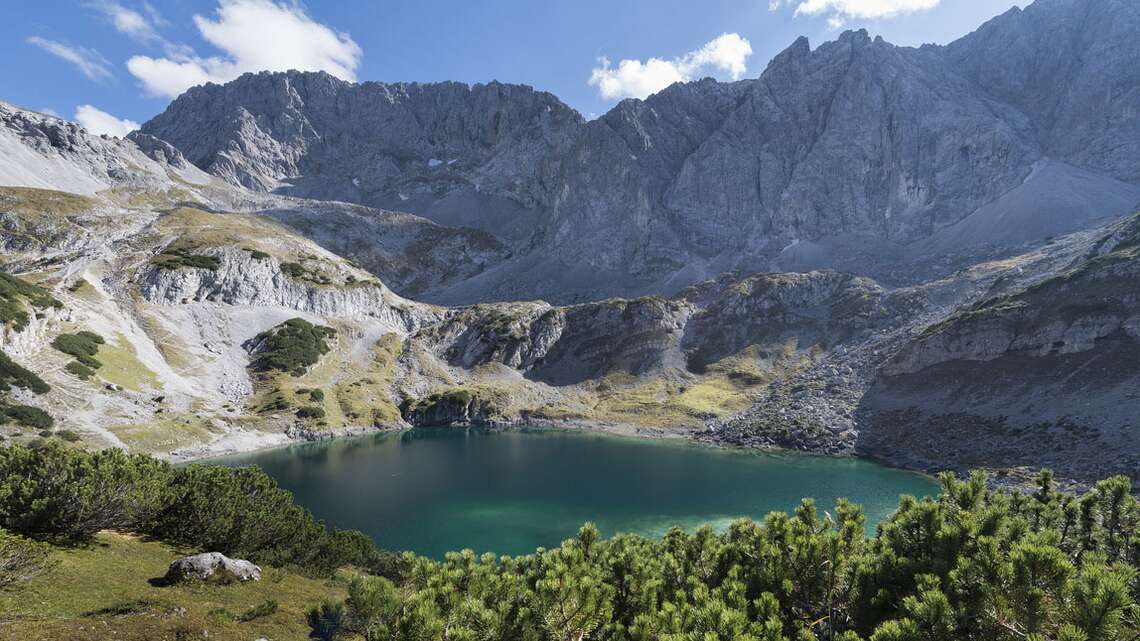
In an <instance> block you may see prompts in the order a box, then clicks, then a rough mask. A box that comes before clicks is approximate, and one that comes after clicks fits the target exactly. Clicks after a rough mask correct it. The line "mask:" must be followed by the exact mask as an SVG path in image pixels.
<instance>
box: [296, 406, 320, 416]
mask: <svg viewBox="0 0 1140 641" xmlns="http://www.w3.org/2000/svg"><path fill="white" fill-rule="evenodd" d="M324 417H325V410H324V409H323V408H320V407H315V406H311V405H310V406H306V407H302V408H300V409H298V410H297V418H311V419H321V418H324Z"/></svg>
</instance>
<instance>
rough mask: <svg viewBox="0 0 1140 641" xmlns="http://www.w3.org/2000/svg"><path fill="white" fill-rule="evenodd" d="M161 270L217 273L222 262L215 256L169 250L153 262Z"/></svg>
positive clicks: (178, 249) (181, 250)
mask: <svg viewBox="0 0 1140 641" xmlns="http://www.w3.org/2000/svg"><path fill="white" fill-rule="evenodd" d="M151 263H152V264H154V266H155V267H158V268H159V269H169V270H176V269H208V270H210V271H216V270H217V269H218V268H219V267H221V266H222V262H221V261H220V260H219V259H218V258H217V257H215V256H207V255H205V254H195V253H193V250H190V249H181V248H175V249H169V250H167V251H165V252H163V253H162V254H159V255H158V256H156V257H155V258H154V260H152V261H151Z"/></svg>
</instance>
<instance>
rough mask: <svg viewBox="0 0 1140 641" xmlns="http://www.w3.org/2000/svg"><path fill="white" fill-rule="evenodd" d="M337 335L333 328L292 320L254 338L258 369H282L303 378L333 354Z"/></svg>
mask: <svg viewBox="0 0 1140 641" xmlns="http://www.w3.org/2000/svg"><path fill="white" fill-rule="evenodd" d="M334 336H336V330H334V329H333V328H331V327H324V326H321V325H313V324H312V323H310V322H309V321H307V320H305V319H303V318H291V319H289V320H287V321H285V322H284V323H281V324H280V325H278V326H277V327H274V328H273V329H270V330H267V331H264V332H262V333H260V334H258V335H257V336H256V337H254V339H253V342H254V344H255V345H256V346H257V347H256V350H257V356H256V358H254V360H253V363H252V366H253V368H254V369H255V370H258V371H261V372H269V371H273V370H278V371H282V372H290V373H291V374H293V376H301V375H303V374H304V373H305V371H306V370H308V368H310V367H312V366H313V365H316V364H317V361H319V360H320V358H321V356H323V355H324V354H327V353H328V351H329V349H330V348H329V344H328V339H330V338H332V337H334Z"/></svg>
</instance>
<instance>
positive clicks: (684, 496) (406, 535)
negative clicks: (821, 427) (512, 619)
mask: <svg viewBox="0 0 1140 641" xmlns="http://www.w3.org/2000/svg"><path fill="white" fill-rule="evenodd" d="M219 462H221V463H222V464H225V465H249V464H255V465H259V466H260V467H261V468H262V469H264V470H265V471H266V472H267V473H269V474H270V475H271V476H272V477H273V478H275V479H276V480H277V482H278V483H280V484H281V486H282V487H284V488H286V489H288V490H290V491H291V492H293V494H294V496H295V497H296V500H297V502H298V503H300V504H301V505H304V506H305V507H307V508H308V509H310V510H312V512H313V513H314V514H315V515H316V516H317V517H318V518H321V519H324V520H325V521H326V522H327V523H329V524H331V525H335V526H337V527H340V528H353V529H358V530H362V531H364V532H366V533H367V534H369V535H371V536H372V537H373V538H374V539H375V540H376V542H377V543H378V544H379V545H380V546H381V547H384V548H386V549H390V550H411V551H414V552H417V553H419V554H424V555H429V556H434V557H441V556H442V555H443V554H444V553H445V552H447V551H449V550H459V549H464V548H470V549H473V550H475V551H476V552H495V553H497V554H526V553H530V552H533V551H534V549H535V548H536V547H539V546H544V547H552V546H555V545H557V544H558V543H559V542H561V541H562V540H563V539H565V538H568V537H570V536H572V535H573V534H574V533H575V532H576V531H577V529H578V528H579V527H580V526H581V525H582V523H584V522H586V521H593V522H594V523H596V524H597V525H598V527H599V528H600V529H601V531H602V533H603V535H607V536H608V535H612V534H614V533H617V532H633V533H638V534H645V535H651V536H653V535H660V534H662V533H663V532H665V531H666V530H667V529H668V528H669V527H671V526H673V525H680V526H682V527H686V528H694V527H697V526H699V525H701V524H704V523H711V524H713V525H714V526H717V527H723V526H726V525H727V524H728V523H730V522H731V521H732V520H733V519H736V518H739V517H744V516H748V517H754V518H761V517H763V516H764V515H765V514H767V513H768V512H771V511H773V510H792V509H794V508H795V507H796V506H797V505H798V504H799V502H800V499H801V497H805V496H808V497H813V498H815V499H816V502H817V504H818V505H819V507H820V509H821V510H830V509H831V508H832V506H834V504H835V500H836V499H838V498H840V497H844V498H848V499H850V500H852V501H854V502H856V503H859V504H861V505H863V506H864V508H865V509H866V511H867V517H868V522H869V523H871V524H872V525H873V524H874V523H877V522H878V521H879V520H881V519H883V518H884V517H886V516H887V515H888V514H890V512H891V511H893V510H894V509H895V507H896V505H897V504H898V499H899V496H900V495H902V494H913V495H916V496H924V495H930V494H934V493H936V492H937V485H936V484H935V483H934V481H933V480H931V479H930V478H928V477H925V476H922V475H918V474H913V473H910V472H904V471H900V470H895V469H891V468H887V467H884V466H881V465H877V464H875V463H872V462H869V461H863V460H857V459H845V458H826V457H813V456H801V455H792V454H770V453H757V452H751V451H741V450H730V449H719V448H710V447H704V446H699V445H694V444H689V443H678V442H668V441H653V440H643V439H634V438H622V437H615V436H609V435H605V434H598V433H592V432H581V431H566V430H511V431H481V430H456V429H417V430H412V431H410V432H403V433H388V434H376V435H371V436H367V437H362V438H355V439H348V440H335V441H325V442H318V443H305V444H299V445H293V446H289V447H286V448H282V449H277V450H269V451H265V452H257V453H253V454H247V455H241V456H235V457H229V458H226V459H221V460H220V461H219Z"/></svg>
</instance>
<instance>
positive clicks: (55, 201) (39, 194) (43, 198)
mask: <svg viewBox="0 0 1140 641" xmlns="http://www.w3.org/2000/svg"><path fill="white" fill-rule="evenodd" d="M94 207H95V201H94V200H92V199H91V198H88V197H86V196H80V195H78V194H70V193H67V192H62V191H52V190H50V189H35V188H33V187H0V208H3V209H9V210H14V211H18V212H20V213H25V214H39V215H51V216H68V215H71V214H78V213H80V212H83V211H87V210H89V209H93V208H94Z"/></svg>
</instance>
